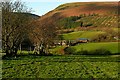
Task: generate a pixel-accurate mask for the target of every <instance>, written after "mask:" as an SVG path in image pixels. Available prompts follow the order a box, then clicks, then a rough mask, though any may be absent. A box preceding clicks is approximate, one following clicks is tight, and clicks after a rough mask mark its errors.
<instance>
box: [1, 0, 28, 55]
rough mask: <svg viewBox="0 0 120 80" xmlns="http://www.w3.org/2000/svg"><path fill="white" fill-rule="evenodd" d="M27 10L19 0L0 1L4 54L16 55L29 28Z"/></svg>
mask: <svg viewBox="0 0 120 80" xmlns="http://www.w3.org/2000/svg"><path fill="white" fill-rule="evenodd" d="M28 12H30V10H28V8H27V7H26V6H25V5H24V3H22V2H21V1H14V2H12V1H9V2H2V49H3V51H4V52H5V53H6V55H9V56H13V55H16V53H17V51H18V48H19V45H20V44H21V42H22V41H23V40H24V38H25V36H26V34H27V30H28V28H29V26H28V23H29V20H30V18H29V17H28V16H27V15H26V13H28Z"/></svg>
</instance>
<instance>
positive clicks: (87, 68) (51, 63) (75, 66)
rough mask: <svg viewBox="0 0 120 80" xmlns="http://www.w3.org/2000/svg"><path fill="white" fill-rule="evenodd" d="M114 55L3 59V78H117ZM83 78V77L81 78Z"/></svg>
mask: <svg viewBox="0 0 120 80" xmlns="http://www.w3.org/2000/svg"><path fill="white" fill-rule="evenodd" d="M117 61H118V58H117V57H114V56H103V57H94V56H93V57H92V56H78V55H77V56H75V55H74V56H22V57H17V58H11V59H10V58H7V59H4V60H3V64H2V66H3V67H2V75H3V76H2V77H3V78H91V79H92V78H117V77H118V73H119V72H118V69H119V64H118V62H117ZM108 66H109V67H108ZM83 80H84V79H83Z"/></svg>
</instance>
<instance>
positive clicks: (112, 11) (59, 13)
mask: <svg viewBox="0 0 120 80" xmlns="http://www.w3.org/2000/svg"><path fill="white" fill-rule="evenodd" d="M117 13H118V3H117V2H86V3H85V2H84V3H82V2H77V3H67V4H62V5H60V6H58V7H57V8H56V9H54V10H52V11H50V12H48V13H47V14H45V15H43V16H41V18H40V19H39V21H41V20H46V19H48V18H49V19H50V20H53V21H55V22H58V21H59V20H60V19H64V18H67V17H71V16H79V15H81V14H86V15H89V14H99V15H100V16H106V17H97V18H96V17H89V19H87V20H88V21H89V20H92V22H94V21H97V19H98V20H99V19H100V20H99V21H98V23H100V24H101V22H107V24H106V26H107V25H109V22H108V21H111V22H112V21H113V23H114V19H112V18H113V17H112V18H111V17H108V15H109V16H113V15H117ZM104 18H106V20H104ZM107 19H108V20H107ZM102 20H103V21H102ZM83 21H84V20H83ZM88 21H87V22H88ZM111 22H110V24H111ZM98 23H96V24H97V25H98ZM96 24H94V25H93V26H95V25H96ZM103 25H104V23H103Z"/></svg>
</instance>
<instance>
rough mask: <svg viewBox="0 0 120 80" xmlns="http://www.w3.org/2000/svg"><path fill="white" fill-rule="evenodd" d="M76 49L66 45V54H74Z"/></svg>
mask: <svg viewBox="0 0 120 80" xmlns="http://www.w3.org/2000/svg"><path fill="white" fill-rule="evenodd" d="M75 51H76V49H75V48H71V47H66V48H65V49H64V52H65V54H74V53H75Z"/></svg>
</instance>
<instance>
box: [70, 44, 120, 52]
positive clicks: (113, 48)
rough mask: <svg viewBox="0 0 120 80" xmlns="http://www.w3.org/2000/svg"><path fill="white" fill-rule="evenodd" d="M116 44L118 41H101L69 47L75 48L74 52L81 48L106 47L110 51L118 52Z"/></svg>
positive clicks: (89, 49)
mask: <svg viewBox="0 0 120 80" xmlns="http://www.w3.org/2000/svg"><path fill="white" fill-rule="evenodd" d="M118 44H120V43H119V42H101V43H84V44H80V45H76V46H72V47H71V48H75V52H79V51H81V50H87V51H91V50H95V49H106V50H108V51H110V52H111V53H113V54H114V53H120V51H119V47H118Z"/></svg>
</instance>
